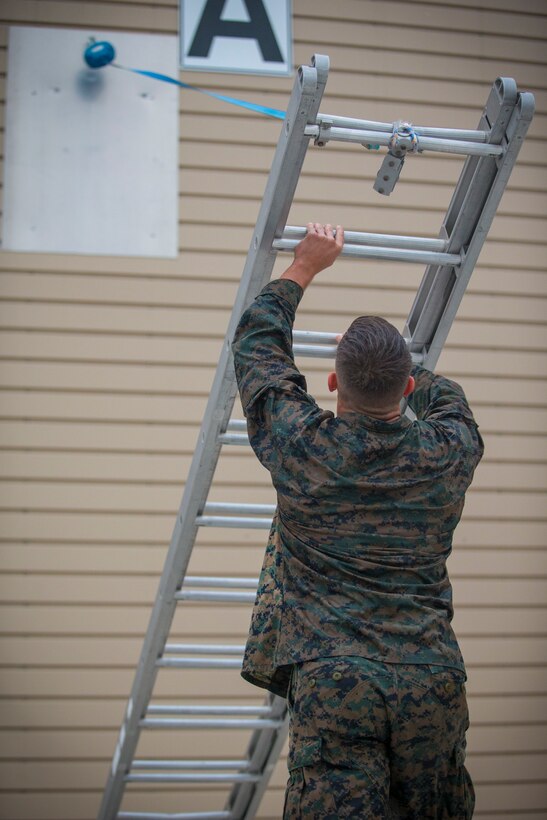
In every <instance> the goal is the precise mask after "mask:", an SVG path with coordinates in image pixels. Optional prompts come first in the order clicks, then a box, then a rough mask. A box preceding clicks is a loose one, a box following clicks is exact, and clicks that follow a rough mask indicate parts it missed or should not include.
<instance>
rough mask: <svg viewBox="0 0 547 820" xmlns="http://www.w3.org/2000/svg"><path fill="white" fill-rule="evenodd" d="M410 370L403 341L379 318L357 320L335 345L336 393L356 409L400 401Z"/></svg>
mask: <svg viewBox="0 0 547 820" xmlns="http://www.w3.org/2000/svg"><path fill="white" fill-rule="evenodd" d="M411 368H412V359H411V356H410V353H409V351H408V348H407V345H406V342H405V340H404V339H403V337H402V336H401V334H400V333H399V331H398V330H397V328H396V327H394V326H393V325H392V324H390V323H389V322H388V321H386V319H382V318H381V317H380V316H359V317H358V318H357V319H355V320H354V321H353V322H352V323H351V325H350V326H349V328H348V330H347V331H346V333H345V334H344V335H343V336H342V338H341V340H340V342H339V344H338V349H337V352H336V375H337V378H338V389H339V392H340V394H341V396H342V397H343V398H345V399H346V401H349V402H350V403H351V404H353V405H355V406H357V407H359V406H361V405H362V406H367V405H369V406H373V407H379V406H382V405H385V404H387V403H390V402H396V401H399V400H400V399H401V398H402V396H403V393H404V391H405V388H406V386H407V383H408V377H409V376H410V371H411Z"/></svg>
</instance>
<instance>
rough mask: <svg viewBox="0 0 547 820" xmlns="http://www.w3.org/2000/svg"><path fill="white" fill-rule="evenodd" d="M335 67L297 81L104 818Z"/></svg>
mask: <svg viewBox="0 0 547 820" xmlns="http://www.w3.org/2000/svg"><path fill="white" fill-rule="evenodd" d="M328 67H329V61H328V57H326V56H324V55H314V58H313V65H312V66H302V67H301V68H300V69H299V72H298V76H297V78H296V80H295V84H294V87H293V91H292V94H291V98H290V101H289V105H288V108H287V115H286V117H285V120H284V122H283V125H282V130H281V135H280V138H279V142H278V145H277V149H276V151H275V154H274V159H273V162H272V166H271V170H270V175H269V178H268V182H267V185H266V191H265V194H264V198H263V200H262V205H261V208H260V211H259V216H258V220H257V224H256V229H255V231H254V234H253V237H252V240H251V245H250V248H249V252H248V255H247V261H246V264H245V267H244V271H243V274H242V278H241V282H240V286H239V289H238V292H237V296H236V300H235V303H234V308H233V312H232V316H231V319H230V323H229V326H228V331H227V334H226V338H225V341H224V344H223V346H222V351H221V354H220V358H219V363H218V367H217V371H216V375H215V378H214V381H213V385H212V388H211V393H210V396H209V401H208V403H207V408H206V411H205V415H204V419H203V423H202V426H201V430H200V433H199V436H198V441H197V445H196V449H195V452H194V457H193V459H192V463H191V466H190V470H189V473H188V478H187V481H186V486H185V491H184V494H183V497H182V501H181V505H180V508H179V512H178V514H177V519H176V524H175V528H174V531H173V535H172V538H171V543H170V546H169V550H168V553H167V557H166V561H165V565H164V569H163V573H162V577H161V580H160V584H159V588H158V593H157V596H156V600H155V604H154V607H153V609H152V614H151V617H150V622H149V626H148V630H147V633H146V636H145V639H144V644H143V649H142V652H141V656H140V660H139V663H138V666H137V670H136V673H135V678H134V683H133V687H132V690H131V694H130V697H129V701H128V705H127V709H126V712H125V715H124V719H123V723H122V726H121V729H120V735H119V739H118V743H117V746H116V750H115V752H114V757H113V760H112V765H111V768H110V772H109V776H108V780H107V783H106V787H105V791H104V794H103V799H102V803H101V807H100V810H99V814H98V820H113V818H114V817H116V814H117V813H118V811H119V807H120V804H121V801H122V798H123V793H124V785H125V780H124V778H125V775H126V774H128V772H129V770H130V767H131V761H132V759H133V757H134V754H135V750H136V746H137V743H138V739H139V734H140V728H141V727H140V721H141V719H142V717H143V715H144V714H145V712H146V707H147V705H148V701H149V700H150V696H151V693H152V690H153V687H154V683H155V679H156V676H157V672H158V666H157V660H158V658H159V657H160V655H161V652H162V649H163V645H164V643H165V640H166V638H167V634H168V632H169V629H170V626H171V622H172V620H173V615H174V612H175V607H176V603H177V597H176V593H177V590H178V589H179V588H180V586H181V584H182V582H183V579H184V575H185V572H186V568H187V566H188V562H189V559H190V555H191V551H192V548H193V544H194V541H195V537H196V533H197V523H196V519H197V516H198V513H199V511H200V509H201V508H202V507H203V506H204V503H205V500H206V497H207V493H208V491H209V487H210V484H211V480H212V477H213V474H214V470H215V467H216V463H217V461H218V457H219V454H220V448H221V446H222V444H221V442H220V440H219V434H220V432H221V431H222V430H224V429H225V428H226V425H227V423H228V421H229V417H230V414H231V411H232V407H233V403H234V401H235V395H236V392H237V387H236V384H235V377H234V369H233V359H232V354H231V341H232V338H233V335H234V333H235V329H236V327H237V324H238V322H239V319H240V316H241V314H242V313H243V311H244V310H245V309H246V307H247V306H248V305H249V304H250V303H251V302H252V301H253V299H254V298H255V297H256V295H257V294H258V293H259V292H260V290H261V288H262V287H263V286H264V284H265V283H266V282H267V281H268V279H269V277H270V276H271V272H272V268H273V265H274V261H275V253H273V252H272V244H273V240H274V238H275V236H276V235H280V234H281V231H282V229H283V227H284V225H285V223H286V220H287V215H288V212H289V209H290V206H291V203H292V200H293V197H294V191H295V189H296V185H297V183H298V179H299V176H300V171H301V168H302V165H303V162H304V158H305V155H306V151H307V148H308V142H309V140H308V138H307V137H306V136H305V134H304V132H305V128H306V125H307V124H308V123H310V122H314V121H315V118H316V116H317V112H318V109H319V104H320V102H321V98H322V95H323V91H324V88H325V84H326V81H327V76H328Z"/></svg>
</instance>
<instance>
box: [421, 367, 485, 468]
mask: <svg viewBox="0 0 547 820" xmlns="http://www.w3.org/2000/svg"><path fill="white" fill-rule="evenodd" d="M412 375H413V376H414V378H415V379H416V387H415V389H414V392H413V393H411V395H410V396H409V398H408V404H409V406H410V407H411V409H412V410H414V412H415V413H416V417H417V418H418V420H421V421H428V422H438V423H440V424H444V425H448V426H450V427H451V428H452V430H453V432H454V434H455V435H456V437H457V439H458V441H459V443H460V444H461V445H462V446H464V447H466V448H467V449H469V450H474V451H475V452H476V453H477V455H478V457H479V458H480V457H481V456H482V453H483V450H484V445H483V442H482V438H481V436H480V433H479V431H478V426H477V423H476V422H475V419H474V417H473V413H472V411H471V408H470V407H469V404H468V402H467V399H466V397H465V393H464V392H463V389H462V388H461V387H460V385H459V384H457V383H456V382H454V381H452V380H451V379H447V378H445V377H444V376H440V375H438V374H435V373H432V372H431V371H430V370H426V369H425V368H424V367H419V366H415V367H414V368H413V370H412Z"/></svg>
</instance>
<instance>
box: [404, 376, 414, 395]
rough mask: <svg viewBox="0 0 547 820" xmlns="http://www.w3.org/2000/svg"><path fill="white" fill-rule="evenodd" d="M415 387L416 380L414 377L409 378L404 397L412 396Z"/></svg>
mask: <svg viewBox="0 0 547 820" xmlns="http://www.w3.org/2000/svg"><path fill="white" fill-rule="evenodd" d="M415 387H416V379H415V378H414V376H409V377H408V382H407V385H406V387H405V392H404V393H403V396H410V394H411V393H412V392H414V388H415Z"/></svg>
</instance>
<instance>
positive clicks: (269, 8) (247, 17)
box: [180, 0, 292, 76]
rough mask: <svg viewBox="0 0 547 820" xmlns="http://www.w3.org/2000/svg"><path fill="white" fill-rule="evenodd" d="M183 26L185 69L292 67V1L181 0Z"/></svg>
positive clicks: (280, 71) (281, 70) (276, 70)
mask: <svg viewBox="0 0 547 820" xmlns="http://www.w3.org/2000/svg"><path fill="white" fill-rule="evenodd" d="M180 26H181V32H180V39H181V67H182V68H183V69H192V70H194V71H229V72H233V73H238V74H239V73H241V74H277V75H284V76H287V75H288V74H290V73H291V71H292V35H291V3H290V0H180Z"/></svg>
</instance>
